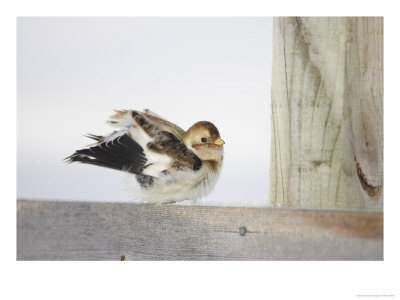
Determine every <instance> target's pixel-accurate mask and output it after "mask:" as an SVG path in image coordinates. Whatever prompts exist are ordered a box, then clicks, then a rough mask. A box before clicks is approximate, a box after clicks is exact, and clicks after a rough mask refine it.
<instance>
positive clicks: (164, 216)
mask: <svg viewBox="0 0 400 300" xmlns="http://www.w3.org/2000/svg"><path fill="white" fill-rule="evenodd" d="M17 259H18V260H382V259H383V214H382V213H362V212H344V211H322V210H288V209H268V208H232V207H229V208H227V207H193V206H176V205H168V206H155V205H144V204H131V203H98V202H94V203H87V202H58V201H26V200H18V201H17Z"/></svg>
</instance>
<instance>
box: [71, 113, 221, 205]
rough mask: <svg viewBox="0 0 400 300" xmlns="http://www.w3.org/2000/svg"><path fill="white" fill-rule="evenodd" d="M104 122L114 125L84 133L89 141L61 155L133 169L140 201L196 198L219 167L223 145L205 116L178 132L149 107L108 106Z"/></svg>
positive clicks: (211, 182) (209, 184)
mask: <svg viewBox="0 0 400 300" xmlns="http://www.w3.org/2000/svg"><path fill="white" fill-rule="evenodd" d="M114 111H115V114H114V115H112V116H111V117H110V120H109V121H107V123H108V124H109V125H111V126H112V127H114V128H115V130H114V131H113V132H111V133H109V134H107V135H104V136H101V135H94V134H87V135H86V137H88V138H91V139H93V140H95V143H93V144H90V145H88V146H86V148H84V149H80V150H76V151H75V152H74V153H73V154H72V155H70V156H68V157H67V158H65V160H66V161H67V162H68V163H73V162H80V163H84V164H91V165H96V166H101V167H106V168H110V169H115V170H120V171H124V172H127V173H130V174H133V175H134V176H135V177H136V181H137V182H138V184H139V186H140V193H139V196H138V197H137V198H138V200H139V201H140V202H147V203H154V204H172V203H176V202H179V201H184V200H194V201H195V200H198V199H200V198H202V197H204V196H206V195H207V194H209V193H210V192H211V190H212V189H213V188H214V186H215V184H216V182H217V179H218V177H219V174H220V172H221V168H222V164H223V158H224V146H223V145H224V144H225V142H224V141H223V140H222V139H221V137H220V133H219V131H218V129H217V127H216V126H215V125H214V124H213V123H211V122H209V121H199V122H196V123H194V124H193V125H192V126H191V127H190V128H189V129H188V130H186V131H184V130H183V129H182V128H180V127H179V126H177V125H176V124H174V123H172V122H169V121H167V120H166V119H164V118H162V117H160V116H159V115H157V114H155V113H153V112H152V111H150V110H149V109H145V110H144V111H138V110H114Z"/></svg>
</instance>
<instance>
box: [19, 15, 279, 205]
mask: <svg viewBox="0 0 400 300" xmlns="http://www.w3.org/2000/svg"><path fill="white" fill-rule="evenodd" d="M271 64H272V18H267V17H263V18H259V17H249V18H247V17H240V18H236V17H234V18H232V17H231V18H149V17H141V18H19V19H18V23H17V80H18V87H17V197H18V198H24V199H49V200H50V199H51V200H82V201H83V200H85V201H118V202H120V201H129V200H130V196H129V189H127V186H126V180H125V179H126V176H127V175H125V174H124V173H122V172H120V171H115V170H109V169H106V168H101V167H97V166H91V165H84V164H78V163H75V164H66V163H65V162H64V161H63V158H65V157H67V156H69V155H70V154H72V153H73V152H74V151H75V150H77V149H80V148H82V147H84V146H85V145H87V144H89V143H91V140H90V139H88V138H85V137H84V136H83V135H84V134H86V133H93V134H99V135H102V134H105V133H108V132H110V131H112V129H111V128H110V127H109V126H108V125H107V124H106V123H105V121H106V120H107V119H108V117H109V116H110V115H112V114H113V109H138V110H141V109H144V108H149V109H151V110H152V111H154V112H156V113H157V114H159V115H161V116H163V117H165V118H166V119H168V120H169V121H172V122H174V123H176V124H177V125H179V126H181V127H182V128H183V129H187V128H188V127H190V126H191V125H192V124H193V123H195V122H196V121H201V120H207V121H211V122H213V123H214V124H215V125H216V126H217V128H218V129H219V131H220V133H221V137H222V139H223V140H224V141H225V142H226V144H225V159H224V167H223V170H222V173H221V176H220V178H219V181H218V182H217V185H216V187H215V189H214V190H213V191H212V192H211V194H210V195H209V196H207V197H206V198H204V199H202V200H201V201H199V202H198V204H200V205H203V204H204V205H224V206H262V205H269V200H268V195H269V157H270V149H269V147H270V139H271V137H270V128H271V125H270V123H271V120H270V115H271V113H270V86H271V79H270V78H271V68H272V67H271ZM124 178H125V179H124ZM128 178H129V177H128ZM129 180H132V181H134V182H135V179H134V178H133V177H132V178H131V179H129Z"/></svg>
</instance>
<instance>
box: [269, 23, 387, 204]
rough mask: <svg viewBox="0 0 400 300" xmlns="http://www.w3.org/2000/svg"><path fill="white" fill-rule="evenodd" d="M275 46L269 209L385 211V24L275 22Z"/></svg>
mask: <svg viewBox="0 0 400 300" xmlns="http://www.w3.org/2000/svg"><path fill="white" fill-rule="evenodd" d="M273 43H274V45H273V47H274V48H273V71H272V141H271V170H270V172H271V173H270V174H271V189H270V198H271V202H272V203H273V204H275V205H276V206H279V207H292V208H322V209H354V210H366V211H382V209H383V18H379V17H378V18H353V17H352V18H347V17H346V18H345V17H339V18H338V17H333V18H327V17H324V18H314V17H312V18H286V17H278V18H274V33H273ZM349 195H351V197H349Z"/></svg>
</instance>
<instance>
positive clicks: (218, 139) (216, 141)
mask: <svg viewBox="0 0 400 300" xmlns="http://www.w3.org/2000/svg"><path fill="white" fill-rule="evenodd" d="M214 144H215V145H218V146H222V145H223V144H225V142H224V141H223V140H221V139H220V138H217V139H216V140H215V141H214Z"/></svg>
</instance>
